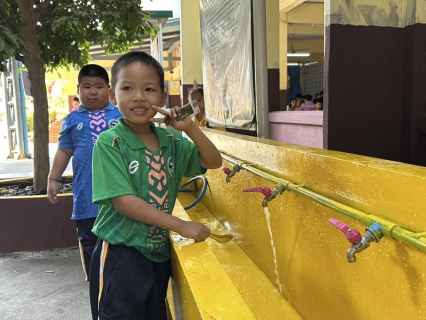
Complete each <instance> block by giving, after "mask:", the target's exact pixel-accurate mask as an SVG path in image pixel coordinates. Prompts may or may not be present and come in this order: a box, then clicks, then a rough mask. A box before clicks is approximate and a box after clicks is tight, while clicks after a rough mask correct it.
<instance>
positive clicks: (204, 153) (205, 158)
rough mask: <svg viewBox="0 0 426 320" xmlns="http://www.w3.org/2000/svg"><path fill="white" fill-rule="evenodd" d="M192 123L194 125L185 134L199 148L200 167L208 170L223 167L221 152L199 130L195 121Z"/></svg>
mask: <svg viewBox="0 0 426 320" xmlns="http://www.w3.org/2000/svg"><path fill="white" fill-rule="evenodd" d="M191 122H192V125H190V126H189V127H188V128H187V129H185V133H186V134H187V135H188V137H189V138H191V140H192V142H194V143H195V145H196V146H197V148H198V152H199V153H200V165H201V166H202V167H203V168H206V169H217V168H219V167H220V166H221V165H222V156H221V155H220V152H219V151H218V150H217V148H216V147H215V145H214V144H213V143H212V142H211V141H210V139H209V138H207V137H206V135H205V134H204V133H203V132H202V131H201V130H200V128H198V126H197V125H196V124H195V123H194V122H193V121H191Z"/></svg>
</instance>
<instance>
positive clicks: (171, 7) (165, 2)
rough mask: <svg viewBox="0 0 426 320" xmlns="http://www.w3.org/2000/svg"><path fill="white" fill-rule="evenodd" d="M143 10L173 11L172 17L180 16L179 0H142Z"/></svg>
mask: <svg viewBox="0 0 426 320" xmlns="http://www.w3.org/2000/svg"><path fill="white" fill-rule="evenodd" d="M142 7H143V9H144V10H167V11H173V18H180V0H152V1H150V0H142Z"/></svg>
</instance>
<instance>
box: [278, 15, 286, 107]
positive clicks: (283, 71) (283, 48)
mask: <svg viewBox="0 0 426 320" xmlns="http://www.w3.org/2000/svg"><path fill="white" fill-rule="evenodd" d="M279 29H280V30H279V33H280V40H279V41H280V50H279V54H280V59H279V64H280V70H279V74H280V110H286V106H287V90H288V72H287V51H288V45H287V37H288V31H287V29H288V28H287V24H286V23H284V22H281V21H280V27H279Z"/></svg>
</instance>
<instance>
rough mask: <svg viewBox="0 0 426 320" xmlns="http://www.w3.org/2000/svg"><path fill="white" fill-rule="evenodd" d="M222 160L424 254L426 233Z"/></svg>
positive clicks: (235, 161) (243, 164) (262, 172)
mask: <svg viewBox="0 0 426 320" xmlns="http://www.w3.org/2000/svg"><path fill="white" fill-rule="evenodd" d="M222 158H223V159H224V160H226V161H228V162H230V163H232V164H234V165H238V166H239V167H240V168H241V169H244V170H246V171H249V172H251V173H253V174H255V175H257V176H259V177H262V178H263V179H265V180H267V181H270V182H272V183H274V184H275V187H276V188H277V189H278V190H280V194H282V193H283V192H281V190H288V191H292V192H295V193H297V194H299V195H303V196H305V197H307V198H309V199H311V200H314V201H316V202H318V203H320V204H322V205H324V206H325V207H327V208H331V209H334V210H336V211H338V212H340V213H342V214H344V215H346V216H348V217H350V218H353V219H355V220H356V221H358V222H362V223H363V224H365V225H367V226H370V225H372V224H373V223H379V224H380V225H381V226H382V232H383V234H384V235H387V236H389V237H391V238H392V239H397V240H399V241H401V242H404V243H406V244H408V245H410V246H412V247H414V248H416V249H419V250H421V251H425V252H426V242H425V239H424V237H425V235H426V233H424V232H423V233H415V232H412V231H410V230H407V229H405V228H402V227H400V226H398V225H397V224H396V223H394V222H391V221H389V220H386V219H383V218H380V217H377V216H375V215H372V214H368V213H365V212H362V211H360V210H357V209H354V208H352V207H349V206H347V205H344V204H342V203H340V202H337V201H335V200H332V199H330V198H327V197H325V196H323V195H321V194H319V193H316V192H313V191H311V190H308V189H306V188H305V187H304V186H301V185H297V184H295V183H293V182H291V181H289V180H286V179H283V178H278V177H276V176H273V175H271V174H269V173H266V172H265V171H263V170H260V169H257V168H255V167H253V166H252V165H251V164H245V163H242V162H239V163H238V161H237V160H236V159H234V158H232V157H230V156H229V155H227V154H224V153H222ZM421 238H423V239H421Z"/></svg>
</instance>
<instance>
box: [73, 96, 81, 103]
mask: <svg viewBox="0 0 426 320" xmlns="http://www.w3.org/2000/svg"><path fill="white" fill-rule="evenodd" d="M72 101H78V102H80V99H79V98H78V97H74V99H72Z"/></svg>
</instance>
